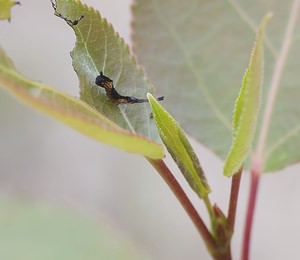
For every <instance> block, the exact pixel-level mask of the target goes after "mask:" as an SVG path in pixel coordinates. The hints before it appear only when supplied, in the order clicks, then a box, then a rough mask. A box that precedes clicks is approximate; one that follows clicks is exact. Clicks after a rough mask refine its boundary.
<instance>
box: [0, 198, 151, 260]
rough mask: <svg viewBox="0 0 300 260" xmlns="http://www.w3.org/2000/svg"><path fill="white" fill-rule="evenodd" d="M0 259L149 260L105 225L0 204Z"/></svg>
mask: <svg viewBox="0 0 300 260" xmlns="http://www.w3.org/2000/svg"><path fill="white" fill-rule="evenodd" d="M0 259H3V260H17V259H18V260H38V259H43V260H54V259H55V260H83V259H86V260H101V259H114V260H126V259H128V260H129V259H130V260H132V259H136V260H137V259H150V258H149V257H148V256H146V255H145V254H142V252H141V251H139V250H138V249H137V248H135V247H134V245H133V244H132V243H131V241H128V240H127V239H126V238H125V237H122V236H120V234H118V232H117V231H116V230H113V229H112V228H110V227H109V225H108V223H103V222H101V221H99V220H97V221H96V220H95V219H92V218H87V217H84V216H80V215H79V214H76V213H75V212H72V211H70V210H66V209H58V208H54V207H50V206H48V205H40V204H36V203H29V202H20V201H13V200H5V201H4V200H2V201H0Z"/></svg>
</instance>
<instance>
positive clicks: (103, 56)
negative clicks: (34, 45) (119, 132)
mask: <svg viewBox="0 0 300 260" xmlns="http://www.w3.org/2000/svg"><path fill="white" fill-rule="evenodd" d="M57 12H58V13H60V14H61V15H63V16H65V17H67V18H68V19H70V20H75V19H78V18H79V17H80V16H81V15H84V18H83V19H82V20H81V21H80V22H79V23H78V24H77V25H76V26H71V27H72V28H73V30H74V32H75V34H76V38H77V41H76V45H75V48H74V50H73V51H72V53H71V56H72V58H73V66H74V69H75V71H76V73H77V75H78V78H79V81H80V90H81V95H80V98H81V99H82V100H84V101H85V102H86V103H88V104H89V105H90V106H92V107H93V108H95V109H96V110H98V111H99V112H100V113H101V114H103V115H105V116H107V117H108V118H109V119H111V120H112V121H114V122H115V123H117V124H118V125H119V126H120V127H122V128H124V129H126V130H129V131H131V132H133V133H139V134H142V135H143V136H145V137H148V138H150V139H151V140H154V141H158V140H159V136H158V133H157V130H156V127H155V124H154V122H153V119H152V118H151V116H150V107H149V104H148V103H143V104H129V105H127V104H125V105H124V104H123V105H119V106H117V105H116V104H114V103H113V102H111V101H110V100H109V99H108V98H107V96H106V94H105V91H104V90H103V89H102V88H100V87H99V86H97V85H95V79H96V77H97V76H98V75H99V72H100V71H103V73H104V74H105V75H106V76H108V77H109V78H111V79H112V80H113V81H114V85H115V88H116V89H117V91H118V92H119V93H120V94H122V95H125V96H134V97H138V98H146V94H147V92H149V91H151V88H152V86H151V85H150V83H149V82H147V80H146V78H145V76H144V74H143V72H142V70H141V69H140V68H139V67H138V66H137V64H136V61H135V60H134V58H133V56H131V54H130V53H129V49H128V46H127V45H126V44H125V43H124V41H123V39H121V38H120V36H119V35H118V34H117V33H116V32H115V31H114V29H113V27H112V25H110V24H109V23H108V22H107V21H106V19H104V18H102V17H101V16H100V14H99V12H98V11H95V10H94V9H92V8H88V7H87V6H85V5H83V4H81V3H80V2H79V1H74V0H67V1H65V0H58V1H57Z"/></svg>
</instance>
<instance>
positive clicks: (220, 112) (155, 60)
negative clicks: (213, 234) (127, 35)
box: [133, 0, 300, 171]
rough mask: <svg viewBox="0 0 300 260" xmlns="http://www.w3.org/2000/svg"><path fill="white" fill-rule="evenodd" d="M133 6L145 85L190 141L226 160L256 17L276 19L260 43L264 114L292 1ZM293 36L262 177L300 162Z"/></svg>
mask: <svg viewBox="0 0 300 260" xmlns="http://www.w3.org/2000/svg"><path fill="white" fill-rule="evenodd" d="M135 3H136V4H135V6H134V8H133V13H134V22H133V42H134V50H135V53H136V56H137V57H138V59H139V62H140V63H142V64H143V65H144V66H145V69H146V72H147V75H148V77H149V79H151V81H152V83H153V84H154V85H155V86H157V87H159V88H160V92H161V93H163V95H164V96H165V97H166V98H165V101H164V106H165V107H166V109H167V110H168V111H169V112H171V113H172V115H173V116H174V117H175V118H176V120H178V122H179V123H180V125H181V126H182V127H183V128H184V130H185V131H186V132H187V133H188V134H189V135H191V136H194V137H195V138H197V139H198V140H199V141H200V142H201V143H202V144H203V145H205V146H206V147H208V148H210V149H211V150H212V151H213V152H214V153H216V154H217V155H219V156H220V157H221V158H223V159H225V158H226V156H227V153H228V149H229V147H230V145H231V121H232V120H231V119H232V110H233V106H234V101H235V99H236V94H237V93H238V91H239V88H240V85H241V83H240V82H241V78H242V76H243V74H244V72H245V68H246V67H247V65H248V63H249V51H250V50H251V48H252V45H253V39H254V37H255V33H256V31H257V27H258V24H259V22H260V19H261V17H262V16H263V15H264V14H265V13H267V12H269V11H270V10H271V11H273V13H274V14H275V15H274V18H273V19H272V23H270V25H269V26H268V32H269V33H268V35H267V36H266V37H265V73H264V86H263V87H264V89H263V96H262V107H261V111H263V110H264V105H265V103H266V102H265V99H266V94H267V93H268V88H269V86H270V79H271V77H272V72H273V68H274V63H275V60H276V58H277V55H278V50H279V48H280V47H281V44H282V37H283V35H284V32H285V29H286V25H287V21H288V17H289V15H290V10H291V3H292V1H291V0H288V1H281V0H273V1H258V0H244V1H233V0H229V1H210V0H191V1H189V2H188V4H187V3H186V2H185V1H179V0H165V1H157V0H139V1H136V2H135ZM298 34H299V33H298V31H297V30H296V32H295V35H293V39H292V46H291V49H290V53H289V55H288V60H287V62H286V66H285V69H284V75H283V77H282V80H281V82H280V89H279V92H278V95H277V98H276V102H275V107H274V113H273V117H272V122H271V127H270V132H269V135H268V140H267V146H266V153H265V154H264V156H265V158H266V161H265V165H264V168H265V170H266V171H275V170H278V169H281V168H283V167H286V166H288V165H290V164H291V163H295V162H298V161H300V149H298V148H299V146H300V139H299V138H298V136H299V134H300V123H299V118H300V106H299V104H298V103H299V96H300V88H299V87H298V86H299V56H300V45H299V44H298V43H299V37H298ZM259 124H260V122H258V126H259ZM256 140H257V137H255V141H254V143H255V142H256Z"/></svg>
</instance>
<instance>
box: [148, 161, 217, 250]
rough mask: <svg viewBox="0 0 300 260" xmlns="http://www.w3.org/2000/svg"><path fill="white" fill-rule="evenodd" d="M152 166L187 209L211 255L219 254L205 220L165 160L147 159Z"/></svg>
mask: <svg viewBox="0 0 300 260" xmlns="http://www.w3.org/2000/svg"><path fill="white" fill-rule="evenodd" d="M147 160H148V161H149V162H150V164H151V165H152V166H153V167H154V168H155V169H156V170H157V171H158V173H159V174H160V176H161V177H162V178H163V179H164V181H165V182H166V183H167V185H168V186H169V188H170V189H171V190H172V192H173V193H174V195H175V196H176V198H177V199H178V200H179V202H180V204H181V205H182V206H183V208H184V209H185V211H186V213H187V214H188V215H189V217H190V219H191V220H192V222H193V223H194V225H195V226H196V228H197V230H198V232H199V234H200V235H201V237H202V238H203V240H204V242H205V244H206V246H207V248H208V250H209V252H210V253H213V252H217V251H218V250H217V245H216V242H215V240H214V238H213V237H212V235H211V233H210V232H209V230H208V229H207V227H206V225H205V224H204V222H203V220H202V219H201V217H200V216H199V214H198V212H197V211H196V209H195V207H194V206H193V204H192V203H191V201H190V200H189V198H188V197H187V195H186V194H185V192H184V190H183V189H182V187H181V186H180V184H179V183H178V182H177V180H176V179H175V177H174V176H173V174H172V173H171V171H170V170H169V168H168V167H167V165H166V164H165V163H164V161H163V160H153V159H150V158H147Z"/></svg>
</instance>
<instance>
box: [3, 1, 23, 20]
mask: <svg viewBox="0 0 300 260" xmlns="http://www.w3.org/2000/svg"><path fill="white" fill-rule="evenodd" d="M17 4H20V2H16V1H11V0H0V20H9V21H10V19H11V14H10V12H11V8H12V7H13V6H15V5H17Z"/></svg>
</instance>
